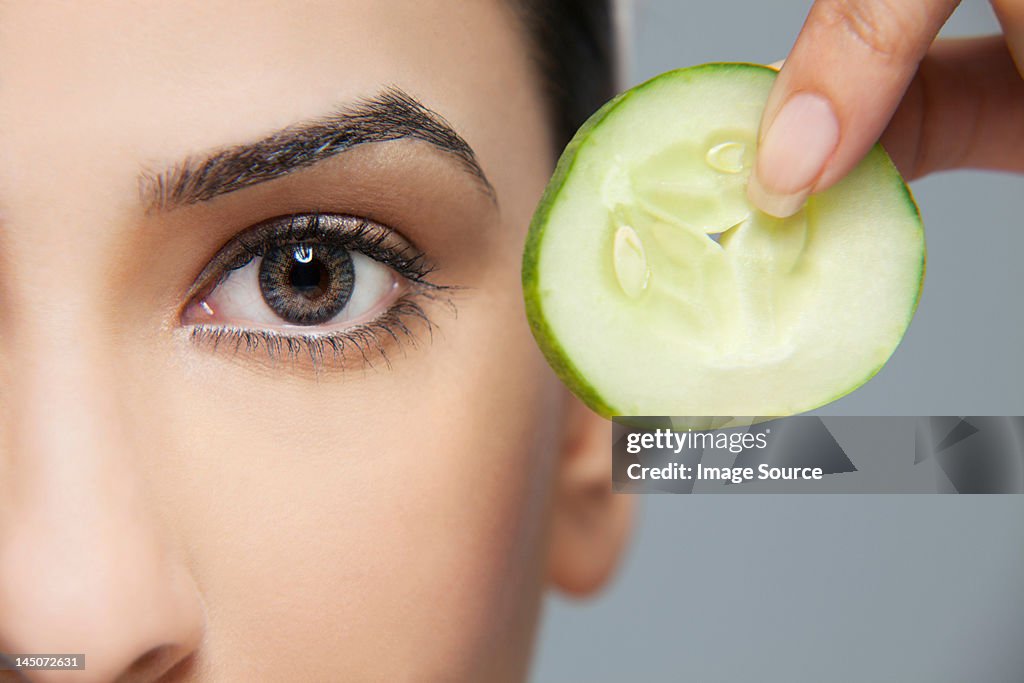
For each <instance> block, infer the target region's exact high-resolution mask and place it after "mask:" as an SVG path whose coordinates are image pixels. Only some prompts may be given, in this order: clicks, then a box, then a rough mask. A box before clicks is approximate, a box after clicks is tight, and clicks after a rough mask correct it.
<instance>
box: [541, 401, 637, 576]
mask: <svg viewBox="0 0 1024 683" xmlns="http://www.w3.org/2000/svg"><path fill="white" fill-rule="evenodd" d="M566 400H567V401H568V406H567V409H566V428H565V433H564V439H563V442H562V443H563V446H562V452H561V461H560V463H559V466H558V471H557V474H556V482H555V498H554V503H553V508H554V509H553V519H552V533H551V541H550V542H551V547H550V549H549V554H548V558H549V559H548V574H549V577H550V580H551V583H552V584H554V585H555V586H556V587H558V588H560V589H561V590H563V591H565V592H566V593H570V594H572V595H577V596H583V595H587V594H590V593H593V592H594V591H596V590H597V589H599V588H601V586H603V585H604V583H605V582H606V581H607V580H608V578H609V577H610V576H611V574H612V572H613V571H614V569H615V567H616V565H617V564H618V560H619V557H620V555H621V554H622V550H623V548H624V546H625V544H626V540H627V538H628V536H629V530H630V527H631V525H632V524H631V523H632V518H633V496H631V495H629V494H621V493H613V492H612V454H611V453H612V451H611V443H612V440H611V434H612V429H611V427H612V425H611V422H609V421H608V420H606V419H604V418H602V417H600V416H598V415H597V414H595V413H593V412H591V410H590V409H589V408H587V407H586V406H585V405H583V403H582V402H580V400H579V399H577V398H576V397H575V396H572V395H568V397H567V399H566Z"/></svg>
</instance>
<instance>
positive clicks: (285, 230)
mask: <svg viewBox="0 0 1024 683" xmlns="http://www.w3.org/2000/svg"><path fill="white" fill-rule="evenodd" d="M371 234H372V237H371ZM388 238H392V239H394V240H397V241H400V244H399V245H397V247H396V246H384V242H385V241H386V240H387V239H388ZM314 239H330V240H332V241H335V242H338V241H341V242H348V243H349V244H347V245H346V248H350V249H352V250H355V251H360V252H361V253H364V254H366V255H367V256H369V257H371V258H374V259H375V260H378V261H380V262H381V263H383V264H384V265H386V266H388V267H391V268H393V269H395V270H396V271H398V272H399V274H400V275H402V276H403V277H406V278H409V279H411V280H413V281H415V282H418V283H419V284H423V285H428V286H433V285H431V283H430V282H429V281H427V279H426V278H427V276H428V275H429V274H430V273H431V272H433V270H434V266H433V264H432V263H431V262H430V261H429V260H428V259H427V256H426V253H425V252H423V251H422V250H420V249H419V248H418V247H416V246H415V245H414V244H413V243H412V242H410V241H409V240H408V239H406V238H405V237H404V236H402V235H401V234H400V233H398V232H397V231H395V230H393V229H391V228H388V227H387V226H384V225H382V224H380V223H376V222H374V221H370V220H368V219H365V218H360V217H358V216H352V215H347V214H325V213H319V212H314V213H306V214H292V215H287V216H277V217H274V218H269V219H267V220H264V221H260V222H259V223H256V224H254V225H252V226H250V227H248V228H246V229H245V230H243V231H242V232H240V233H238V234H236V235H235V236H234V237H232V238H231V239H230V240H229V241H228V242H227V243H226V244H224V245H223V246H222V247H221V248H220V249H219V250H218V251H217V253H216V255H214V257H213V258H212V259H211V260H210V262H209V263H208V264H207V265H206V266H205V267H204V268H203V270H202V272H201V273H200V274H199V276H198V277H197V278H196V280H195V282H194V283H193V284H192V286H191V287H190V288H189V291H188V292H187V294H186V296H185V305H186V306H187V305H188V304H189V302H191V301H192V300H194V299H195V298H196V297H197V296H198V295H199V294H200V293H201V292H203V291H207V290H209V289H210V288H211V287H216V286H218V285H219V284H220V283H221V282H223V280H224V279H225V278H226V277H227V276H228V275H230V273H231V271H233V270H235V269H238V268H241V267H242V266H244V265H246V264H248V263H249V262H251V261H252V260H253V259H254V258H257V257H259V256H262V251H261V250H263V249H265V248H267V247H270V246H274V245H278V244H284V243H287V241H288V240H295V241H302V240H308V241H313V240H314ZM399 250H401V251H402V253H399ZM370 251H373V252H375V253H368V252H370Z"/></svg>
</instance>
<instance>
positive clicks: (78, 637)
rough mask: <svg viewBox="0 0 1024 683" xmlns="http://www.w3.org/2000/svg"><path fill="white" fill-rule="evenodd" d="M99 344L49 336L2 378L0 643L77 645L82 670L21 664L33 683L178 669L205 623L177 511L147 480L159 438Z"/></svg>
mask: <svg viewBox="0 0 1024 683" xmlns="http://www.w3.org/2000/svg"><path fill="white" fill-rule="evenodd" d="M86 346H88V345H86ZM103 355H104V354H103V353H102V352H97V353H89V352H88V351H81V350H80V349H79V350H76V351H74V352H71V353H69V352H68V349H67V348H63V349H60V350H58V349H56V348H52V349H47V348H45V344H44V345H43V348H40V347H38V346H36V347H35V348H34V350H33V351H32V352H31V353H30V354H28V356H27V357H26V358H25V362H24V363H19V367H18V368H17V369H16V370H14V371H12V372H10V373H8V374H7V375H6V376H5V378H4V379H5V380H9V381H5V384H7V387H6V390H5V394H6V397H5V399H4V401H5V402H6V403H7V404H8V405H6V406H3V407H4V408H5V410H4V413H5V416H6V417H4V418H0V419H3V421H4V427H5V430H4V433H3V435H2V436H3V439H2V441H0V447H2V448H3V449H4V451H0V652H2V653H7V654H64V653H66V654H83V655H84V667H85V668H84V669H83V670H76V671H23V672H22V678H21V680H27V681H31V682H33V683H36V682H42V683H62V682H63V681H69V682H72V681H73V682H74V683H94V682H95V683H99V682H101V681H102V682H105V683H106V682H110V681H119V682H128V681H132V682H135V681H155V680H157V679H160V678H161V677H163V676H166V675H167V674H168V673H169V672H172V670H173V672H174V674H175V676H174V677H177V674H178V673H183V672H184V671H185V669H186V668H187V667H188V666H189V662H190V661H191V660H194V658H193V657H192V655H193V654H194V653H195V652H196V650H197V648H198V646H199V643H200V641H201V639H202V636H203V629H204V612H203V606H202V601H201V597H200V594H199V591H198V589H197V587H196V584H195V581H194V580H193V577H192V573H191V572H190V571H189V569H188V561H187V557H185V556H184V555H183V551H182V550H181V548H182V544H180V543H176V542H175V541H174V533H173V528H172V525H171V522H172V521H173V520H172V519H171V516H170V515H169V514H168V512H167V511H166V510H158V509H155V507H154V505H153V503H152V502H151V499H150V498H149V497H148V496H147V493H146V492H147V488H148V486H150V485H151V484H152V482H149V483H147V478H146V476H145V468H144V467H142V466H141V465H140V463H142V462H144V461H145V460H146V459H147V458H153V457H157V456H158V455H159V448H160V445H159V444H160V439H159V438H157V437H154V435H153V434H149V433H146V432H147V430H146V429H145V428H143V427H140V421H139V420H138V419H136V416H135V415H133V411H132V406H131V405H130V404H129V401H127V400H126V399H125V398H124V394H123V392H119V391H118V383H119V382H121V381H122V380H121V379H119V377H118V376H119V371H118V369H117V368H116V366H115V365H113V364H111V363H110V362H109V361H107V362H104V360H103ZM106 355H109V354H106ZM44 356H45V360H44V358H43V357H44ZM12 397H16V398H12ZM143 412H146V411H143ZM171 678H172V677H168V678H167V679H171ZM0 680H4V679H3V674H0Z"/></svg>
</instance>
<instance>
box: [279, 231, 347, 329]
mask: <svg viewBox="0 0 1024 683" xmlns="http://www.w3.org/2000/svg"><path fill="white" fill-rule="evenodd" d="M355 281H356V275H355V269H354V267H353V265H352V256H351V254H349V252H348V250H347V249H343V248H341V247H337V246H332V245H330V244H322V243H317V244H290V245H286V246H282V247H278V248H275V249H271V250H269V251H268V252H267V253H265V254H264V255H263V260H262V262H261V263H260V291H261V293H262V294H263V300H264V301H266V302H267V305H268V306H270V308H271V309H273V311H274V312H275V313H277V314H278V315H279V316H281V318H283V319H284V320H285V321H286V322H288V323H291V324H293V325H319V324H321V323H324V322H327V321H328V320H330V319H331V318H333V317H334V316H336V315H337V314H338V313H340V312H341V310H342V309H343V308H345V304H347V303H348V300H349V298H350V297H351V296H352V288H353V287H354V286H355Z"/></svg>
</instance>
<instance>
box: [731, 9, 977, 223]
mask: <svg viewBox="0 0 1024 683" xmlns="http://www.w3.org/2000/svg"><path fill="white" fill-rule="evenodd" d="M957 1H958V0H817V2H815V4H814V6H813V7H812V8H811V12H810V14H809V15H808V17H807V21H806V22H805V23H804V27H803V29H802V30H801V32H800V36H799V37H798V38H797V41H796V45H795V46H794V47H793V51H792V52H791V53H790V55H789V57H788V58H787V59H786V63H785V65H784V66H783V68H782V71H781V72H780V74H779V77H778V79H777V80H776V82H775V85H774V87H773V88H772V93H771V95H770V96H769V98H768V102H767V104H766V106H765V111H764V115H763V117H762V120H761V133H760V138H759V151H758V158H757V163H756V165H755V169H754V172H753V173H752V174H751V179H750V182H749V184H748V188H747V194H748V195H749V197H750V199H751V201H752V202H753V203H754V204H755V205H756V206H758V207H759V208H761V209H762V210H764V211H766V212H768V213H771V214H774V215H776V216H789V215H792V214H793V213H796V212H797V211H798V210H799V209H800V207H801V206H802V205H803V203H804V201H805V200H806V199H807V196H808V195H809V194H810V193H811V192H817V191H820V190H823V189H825V188H827V187H829V186H831V185H833V184H834V183H835V182H836V181H838V180H839V179H840V178H842V177H843V176H844V175H845V174H846V173H847V172H849V171H850V169H852V168H853V167H854V166H855V165H856V164H857V162H859V161H860V159H861V158H862V157H863V156H864V155H865V154H866V153H867V151H868V150H869V149H870V148H871V146H872V145H873V144H874V143H875V141H876V140H878V138H879V136H880V135H881V133H882V131H883V130H884V129H885V126H886V124H887V123H888V121H889V119H890V118H891V117H892V114H893V112H894V111H895V110H896V106H897V105H898V103H899V101H900V99H901V98H902V96H903V93H904V92H905V91H906V88H907V86H908V85H909V83H910V80H911V78H912V77H913V75H914V72H915V71H916V70H917V66H918V64H919V63H920V61H921V59H922V58H923V57H924V55H925V53H926V52H927V50H928V46H929V45H930V44H931V42H932V41H933V40H934V38H935V36H936V34H937V33H938V32H939V29H940V28H941V27H942V25H943V24H944V23H945V21H946V19H948V18H949V15H950V14H951V13H952V12H953V9H955V7H956V5H957Z"/></svg>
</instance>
